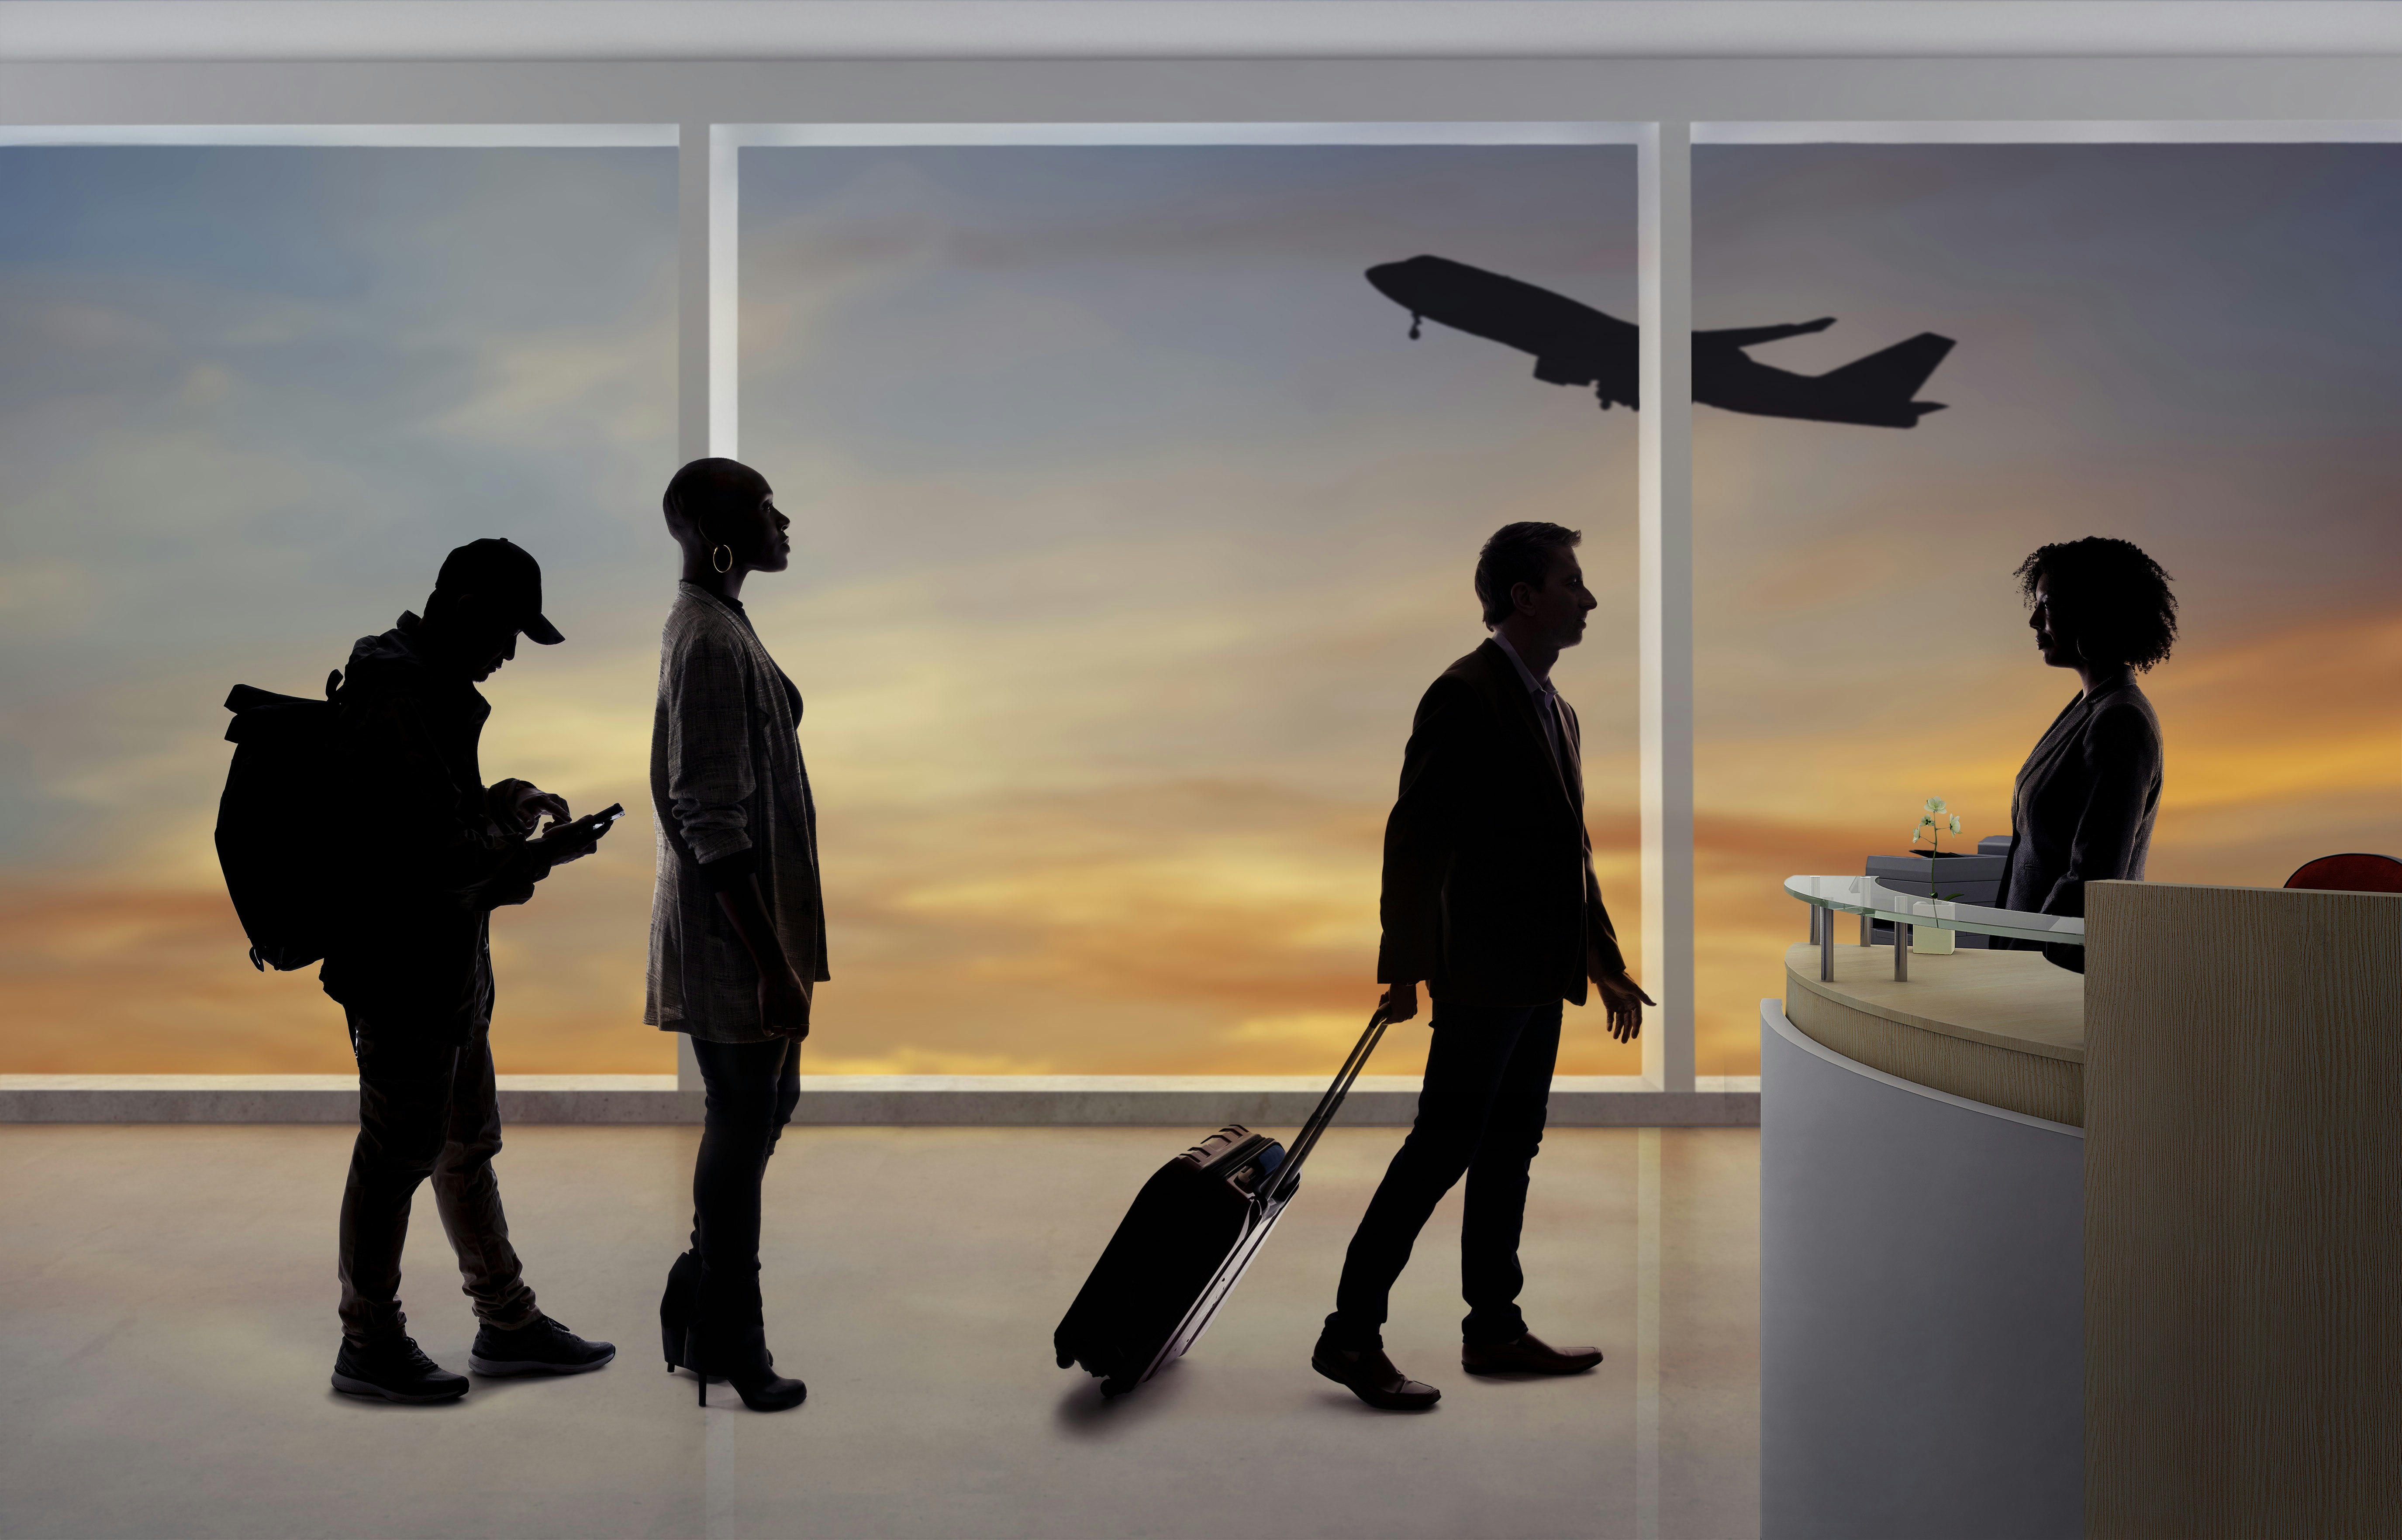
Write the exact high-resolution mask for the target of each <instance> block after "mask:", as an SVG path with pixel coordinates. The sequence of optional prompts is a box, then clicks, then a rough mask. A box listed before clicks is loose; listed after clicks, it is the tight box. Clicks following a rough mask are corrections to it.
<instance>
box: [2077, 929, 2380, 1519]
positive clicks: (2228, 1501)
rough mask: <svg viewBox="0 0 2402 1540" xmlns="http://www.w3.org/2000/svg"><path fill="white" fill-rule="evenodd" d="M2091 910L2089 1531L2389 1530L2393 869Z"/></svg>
mask: <svg viewBox="0 0 2402 1540" xmlns="http://www.w3.org/2000/svg"><path fill="white" fill-rule="evenodd" d="M2086 923H2087V935H2088V938H2089V940H2090V943H2091V958H2092V961H2091V972H2090V973H2089V974H2088V977H2087V983H2088V996H2087V998H2088V1001H2089V1003H2090V1006H2091V1032H2090V1035H2089V1042H2088V1054H2087V1062H2086V1112H2087V1117H2088V1123H2087V1128H2086V1148H2085V1440H2086V1444H2085V1533H2087V1534H2088V1535H2089V1536H2091V1537H2093V1540H2113V1537H2118V1536H2160V1537H2163V1540H2167V1537H2174V1540H2199V1537H2204V1536H2216V1535H2226V1536H2238V1535H2243V1536H2250V1535H2287V1534H2290V1535H2309V1536H2312V1537H2314V1540H2315V1537H2320V1536H2339V1535H2360V1536H2371V1535H2377V1536H2384V1535H2391V1534H2393V1533H2396V1530H2397V1527H2402V896H2396V895H2385V894H2366V893H2316V892H2289V891H2285V890H2283V889H2277V888H2242V887H2175V886H2170V885H2167V884H2160V883H2099V884H2095V885H2094V886H2093V887H2091V888H2090V889H2088V900H2087V922H2086Z"/></svg>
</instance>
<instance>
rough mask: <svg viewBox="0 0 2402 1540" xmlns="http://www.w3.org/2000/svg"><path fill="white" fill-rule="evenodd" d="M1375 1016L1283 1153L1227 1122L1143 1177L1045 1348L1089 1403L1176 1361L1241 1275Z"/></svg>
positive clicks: (1361, 1062)
mask: <svg viewBox="0 0 2402 1540" xmlns="http://www.w3.org/2000/svg"><path fill="white" fill-rule="evenodd" d="M1385 1025H1386V1022H1385V1013H1384V1011H1382V1010H1381V1009H1380V1010H1378V1011H1377V1012H1376V1013H1375V1014H1374V1015H1373V1016H1371V1017H1369V1018H1368V1029H1367V1031H1365V1032H1363V1033H1361V1034H1360V1041H1359V1043H1358V1044H1357V1045H1356V1046H1354V1047H1353V1048H1352V1050H1351V1056H1350V1057H1349V1058H1347V1059H1346V1060H1344V1061H1343V1067H1342V1069H1341V1070H1340V1071H1338V1072H1337V1073H1336V1075H1335V1077H1334V1083H1333V1084H1332V1085H1330V1086H1328V1087H1327V1088H1326V1094H1325V1095H1323V1096H1321V1097H1319V1098H1318V1107H1317V1110H1315V1111H1313V1112H1312V1113H1310V1115H1309V1121H1307V1122H1305V1123H1304V1124H1302V1125H1301V1132H1299V1133H1298V1134H1294V1135H1293V1140H1292V1149H1291V1153H1290V1154H1288V1153H1287V1152H1286V1150H1285V1148H1284V1147H1283V1146H1282V1145H1279V1144H1278V1143H1277V1142H1276V1141H1275V1140H1274V1139H1271V1138H1269V1137H1268V1136H1267V1135H1266V1134H1254V1133H1252V1132H1251V1131H1250V1130H1249V1129H1248V1128H1245V1127H1244V1126H1243V1125H1242V1124H1240V1123H1230V1124H1228V1125H1227V1126H1226V1127H1224V1128H1222V1129H1220V1130H1219V1131H1218V1132H1217V1133H1215V1134H1210V1135H1209V1136H1208V1138H1206V1139H1204V1140H1202V1141H1201V1142H1200V1143H1199V1144H1197V1145H1194V1147H1193V1148H1190V1149H1188V1150H1186V1151H1185V1152H1184V1153H1183V1154H1181V1155H1179V1156H1177V1157H1176V1158H1175V1159H1174V1160H1172V1161H1170V1162H1167V1163H1166V1165H1164V1166H1162V1167H1160V1168H1159V1170H1158V1171H1157V1172H1156V1173H1155V1174H1153V1176H1152V1178H1151V1180H1149V1181H1147V1182H1145V1183H1144V1184H1143V1187H1142V1190H1141V1191H1140V1192H1139V1193H1138V1194H1136V1196H1135V1200H1134V1206H1133V1207H1131V1208H1129V1209H1127V1210H1126V1217H1125V1218H1124V1219H1123V1220H1121V1221H1119V1223H1118V1230H1117V1233H1116V1234H1115V1235H1113V1236H1111V1237H1110V1244H1109V1246H1108V1248H1107V1249H1106V1250H1104V1251H1103V1252H1102V1253H1101V1259H1100V1260H1099V1261H1098V1262H1096V1263H1095V1264H1094V1265H1093V1272H1092V1276H1090V1277H1088V1278H1086V1279H1085V1280H1084V1288H1083V1289H1082V1290H1081V1291H1080V1292H1079V1293H1078V1294H1077V1296H1076V1302H1075V1303H1074V1304H1072V1305H1070V1306H1069V1307H1068V1313H1067V1315H1066V1316H1065V1317H1064V1318H1063V1319H1061V1321H1060V1322H1059V1329H1058V1330H1057V1331H1056V1332H1054V1333H1052V1337H1051V1343H1052V1347H1053V1349H1054V1350H1055V1352H1056V1354H1057V1355H1058V1360H1059V1367H1060V1368H1072V1367H1073V1366H1075V1365H1077V1364H1082V1365H1084V1368H1085V1370H1086V1371H1087V1372H1088V1373H1091V1374H1094V1375H1096V1376H1098V1377H1100V1380H1101V1394H1102V1395H1103V1396H1124V1395H1125V1393H1126V1392H1128V1391H1130V1390H1132V1389H1134V1387H1135V1386H1137V1385H1139V1384H1140V1383H1142V1382H1144V1381H1146V1380H1148V1379H1150V1378H1151V1377H1152V1376H1153V1375H1154V1374H1156V1373H1158V1372H1159V1370H1160V1368H1161V1367H1162V1366H1164V1365H1166V1364H1168V1363H1170V1362H1173V1361H1174V1360H1175V1359H1178V1358H1180V1357H1182V1356H1183V1355H1184V1354H1185V1352H1186V1350H1187V1349H1189V1348H1191V1347H1192V1346H1193V1344H1194V1342H1195V1341H1199V1340H1200V1337H1201V1333H1202V1331H1203V1330H1204V1329H1205V1328H1206V1327H1208V1325H1209V1321H1210V1318H1211V1317H1212V1316H1214V1315H1215V1314H1217V1313H1218V1307H1219V1306H1220V1305H1221V1304H1222V1303H1224V1302H1225V1299H1226V1295H1227V1294H1228V1292H1229V1291H1231V1290H1232V1289H1233V1288H1234V1286H1235V1285H1236V1282H1237V1281H1238V1280H1240V1279H1241V1277H1242V1276H1243V1270H1244V1269H1246V1268H1248V1267H1249V1266H1250V1265H1251V1258H1254V1257H1257V1256H1258V1255H1259V1252H1260V1247H1261V1245H1262V1244H1264V1243H1265V1242H1266V1240H1267V1238H1268V1231H1271V1230H1273V1229H1275V1228H1276V1222H1277V1218H1278V1217H1280V1216H1281V1215H1282V1214H1283V1213H1284V1210H1285V1205H1287V1204H1288V1203H1291V1202H1292V1196H1293V1193H1294V1192H1295V1191H1296V1190H1297V1189H1299V1187H1300V1185H1301V1166H1302V1162H1304V1161H1306V1160H1307V1159H1309V1152H1310V1150H1311V1149H1312V1148H1315V1147H1316V1146H1317V1144H1318V1135H1320V1134H1324V1133H1325V1132H1326V1126H1327V1125H1328V1124H1329V1123H1331V1122H1332V1121H1334V1114H1335V1113H1336V1111H1337V1110H1339V1109H1340V1108H1341V1107H1342V1106H1343V1098H1344V1097H1345V1096H1346V1095H1348V1094H1349V1093H1350V1091H1351V1082H1353V1081H1354V1080H1357V1079H1359V1078H1360V1070H1361V1069H1363V1068H1365V1067H1366V1066H1367V1063H1368V1055H1369V1054H1371V1053H1374V1052H1375V1051H1376V1042H1377V1039H1378V1038H1382V1037H1383V1036H1384V1035H1385Z"/></svg>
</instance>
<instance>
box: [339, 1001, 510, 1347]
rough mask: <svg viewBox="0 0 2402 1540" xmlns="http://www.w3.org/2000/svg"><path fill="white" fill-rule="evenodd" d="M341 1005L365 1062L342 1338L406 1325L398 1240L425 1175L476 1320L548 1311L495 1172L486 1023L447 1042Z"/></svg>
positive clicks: (344, 1267) (347, 1210)
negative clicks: (512, 1229) (536, 1296)
mask: <svg viewBox="0 0 2402 1540" xmlns="http://www.w3.org/2000/svg"><path fill="white" fill-rule="evenodd" d="M346 1009H348V1011H349V1015H350V1023H351V1047H352V1052H354V1053H355V1054H356V1055H357V1058H358V1061H359V1137H358V1142H357V1143H356V1144H354V1145H353V1146H352V1148H351V1171H350V1177H349V1180H348V1181H347V1183H346V1184H345V1185H344V1187H343V1189H342V1228H341V1241H340V1262H339V1267H340V1272H341V1280H342V1303H341V1316H342V1336H343V1337H344V1338H345V1339H346V1340H348V1341H352V1342H353V1343H357V1344H360V1345H366V1343H368V1342H369V1341H373V1340H374V1339H377V1338H379V1337H389V1336H393V1335H396V1334H398V1333H399V1332H400V1330H401V1328H402V1327H403V1325H404V1323H405V1321H406V1317H405V1316H403V1315H402V1314H401V1310H400V1252H401V1245H402V1244H403V1243H404V1242H405V1241H407V1238H408V1210H409V1205H410V1202H411V1200H412V1199H413V1198H414V1196H415V1194H416V1192H417V1187H418V1184H419V1183H420V1182H422V1181H424V1180H425V1179H426V1178H427V1177H428V1176H431V1177H433V1178H434V1206H435V1210H436V1212H438V1213H439V1214H440V1215H441V1216H442V1229H443V1231H445V1232H446V1233H447V1234H448V1235H449V1238H450V1249H451V1251H452V1252H454V1253H455V1254H457V1256H458V1258H459V1272H460V1274H461V1276H462V1278H463V1279H464V1287H465V1291H466V1295H467V1298H468V1299H471V1300H473V1301H474V1302H475V1308H476V1319H477V1320H479V1321H481V1322H483V1323H484V1324H485V1325H487V1326H490V1327H495V1328H497V1329H500V1330H504V1331H506V1330H512V1329H515V1328H516V1327H523V1326H530V1325H531V1324H532V1323H533V1321H534V1320H535V1319H536V1318H537V1316H539V1314H540V1312H539V1311H537V1310H536V1309H535V1308H534V1300H533V1290H532V1289H531V1288H528V1287H527V1286H526V1282H525V1276H524V1270H523V1268H522V1267H521V1266H520V1264H519V1263H518V1254H517V1250H516V1248H515V1247H513V1246H511V1245H510V1244H509V1226H508V1220H507V1218H506V1217H504V1215H503V1214H502V1212H501V1188H500V1181H499V1178H497V1177H495V1176H493V1175H492V1157H493V1156H495V1155H497V1154H499V1153H500V1149H501V1107H500V1095H499V1093H498V1091H497V1090H496V1088H495V1087H494V1084H493V1080H492V1049H491V1042H490V1038H488V1037H487V1036H486V1035H485V1029H484V1028H482V1027H477V1028H476V1030H475V1031H473V1032H472V1033H470V1034H469V1035H468V1038H467V1040H466V1041H465V1042H464V1043H451V1042H449V1041H447V1040H445V1039H446V1038H447V1033H444V1032H437V1031H435V1030H432V1029H431V1028H429V1027H428V1026H427V1025H426V1024H421V1023H416V1022H411V1021H409V1020H407V1019H406V1018H405V1017H400V1016H394V1015H390V1014H369V1013H367V1012H366V1011H360V1010H358V1009H356V1008H346Z"/></svg>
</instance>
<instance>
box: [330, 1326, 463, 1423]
mask: <svg viewBox="0 0 2402 1540" xmlns="http://www.w3.org/2000/svg"><path fill="white" fill-rule="evenodd" d="M334 1388H335V1389H336V1390H338V1391H340V1392H341V1393H342V1394H343V1395H345V1396H382V1397H383V1398H384V1399H385V1400H387V1401H400V1402H404V1403H407V1404H408V1405H412V1406H415V1405H423V1404H425V1403H429V1402H434V1401H455V1400H457V1399H459V1397H461V1396H464V1395H466V1394H467V1377H466V1376H465V1375H463V1374H453V1373H451V1372H450V1371H449V1369H447V1368H443V1367H442V1366H441V1365H439V1364H437V1363H435V1361H434V1360H433V1359H431V1358H428V1357H427V1356H425V1354H423V1353H422V1352H421V1351H420V1350H419V1348H418V1346H417V1341H416V1339H415V1338H412V1337H404V1336H401V1335H400V1334H398V1333H397V1332H395V1333H393V1334H392V1335H390V1336H385V1337H377V1338H374V1339H372V1340H370V1341H365V1342H353V1341H350V1340H349V1339H348V1338H344V1339H343V1341H342V1350H341V1351H340V1352H339V1353H337V1354H334Z"/></svg>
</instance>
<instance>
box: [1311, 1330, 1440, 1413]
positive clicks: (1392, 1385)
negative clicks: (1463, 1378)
mask: <svg viewBox="0 0 2402 1540" xmlns="http://www.w3.org/2000/svg"><path fill="white" fill-rule="evenodd" d="M1309 1367H1310V1368H1314V1369H1316V1370H1317V1371H1318V1373H1320V1374H1323V1375H1325V1376H1326V1377H1327V1378H1328V1379H1330V1380H1332V1381H1333V1382H1335V1383H1336V1384H1338V1385H1341V1386H1342V1387H1343V1388H1344V1389H1346V1390H1347V1391H1349V1392H1350V1393H1351V1394H1352V1395H1354V1396H1358V1397H1360V1399H1361V1400H1362V1401H1365V1402H1367V1403H1368V1404H1369V1405H1370V1406H1372V1407H1374V1408H1375V1409H1377V1410H1378V1411H1424V1410H1426V1409H1428V1408H1429V1407H1431V1406H1433V1405H1434V1404H1435V1403H1436V1402H1437V1401H1440V1400H1442V1399H1443V1392H1441V1391H1439V1390H1437V1389H1435V1388H1434V1387H1433V1386H1432V1385H1429V1384H1425V1383H1422V1382H1418V1381H1416V1380H1412V1379H1408V1378H1405V1377H1404V1376H1403V1375H1402V1373H1401V1370H1400V1369H1397V1368H1394V1367H1393V1361H1392V1360H1391V1359H1390V1358H1387V1357H1386V1356H1385V1350H1384V1349H1383V1348H1370V1349H1368V1350H1367V1351H1366V1352H1364V1353H1350V1352H1346V1351H1345V1350H1344V1349H1342V1348H1338V1347H1333V1346H1331V1345H1329V1344H1328V1343H1327V1342H1326V1341H1323V1340H1320V1341H1319V1342H1318V1347H1317V1350H1316V1351H1315V1352H1313V1353H1311V1354H1310V1355H1309Z"/></svg>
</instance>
